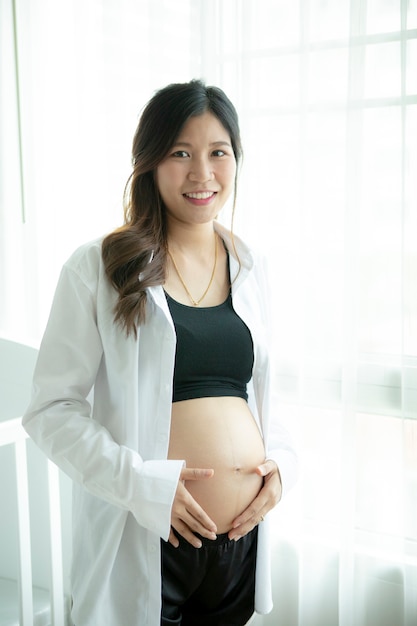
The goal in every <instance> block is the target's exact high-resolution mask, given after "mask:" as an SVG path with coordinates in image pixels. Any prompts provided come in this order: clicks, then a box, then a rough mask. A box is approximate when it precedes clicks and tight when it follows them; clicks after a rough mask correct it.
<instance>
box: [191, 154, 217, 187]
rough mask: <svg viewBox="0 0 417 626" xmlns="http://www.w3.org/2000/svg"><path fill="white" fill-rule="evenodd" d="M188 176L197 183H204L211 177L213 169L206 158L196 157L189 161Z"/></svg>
mask: <svg viewBox="0 0 417 626" xmlns="http://www.w3.org/2000/svg"><path fill="white" fill-rule="evenodd" d="M188 177H189V179H190V180H191V181H194V182H197V183H206V182H208V181H210V180H212V179H213V171H212V168H211V165H210V162H209V161H208V160H207V159H198V160H197V159H196V160H194V161H193V162H192V163H191V167H190V171H189V174H188Z"/></svg>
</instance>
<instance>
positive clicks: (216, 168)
mask: <svg viewBox="0 0 417 626" xmlns="http://www.w3.org/2000/svg"><path fill="white" fill-rule="evenodd" d="M235 176H236V160H235V156H234V153H233V148H232V143H231V140H230V136H229V134H228V132H227V131H226V129H225V128H224V127H223V125H222V124H221V123H220V121H219V120H218V119H217V117H215V116H214V115H213V114H212V113H204V114H202V115H198V116H196V117H191V118H190V119H189V120H188V122H187V123H186V124H185V126H184V128H183V129H182V131H181V133H180V134H179V136H178V138H177V140H176V142H175V145H173V146H172V148H171V150H170V151H169V154H168V156H167V157H166V158H165V159H164V160H163V161H162V163H160V165H159V166H158V167H157V169H156V182H157V185H158V189H159V192H160V194H161V197H162V200H163V201H164V204H165V207H166V211H167V219H168V222H169V220H176V221H179V222H183V223H187V224H204V223H207V222H209V221H211V220H213V219H214V218H215V217H216V215H217V214H218V213H219V212H220V210H221V209H222V207H223V205H224V203H225V202H226V200H227V199H228V197H229V196H230V194H231V193H232V191H233V188H234V180H235Z"/></svg>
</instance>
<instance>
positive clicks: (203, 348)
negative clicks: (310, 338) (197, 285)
mask: <svg viewBox="0 0 417 626" xmlns="http://www.w3.org/2000/svg"><path fill="white" fill-rule="evenodd" d="M166 298H167V302H168V306H169V310H170V312H171V315H172V319H173V321H174V325H175V330H176V334H177V349H176V355H175V368H174V391H173V402H178V401H179V400H189V399H191V398H204V397H210V396H238V397H240V398H244V399H245V400H247V399H248V394H247V391H246V385H247V383H248V382H249V380H250V379H251V376H252V368H253V343H252V337H251V334H250V331H249V329H248V327H247V326H246V324H245V323H244V322H243V321H242V320H241V318H240V317H239V316H238V315H237V313H236V312H235V310H234V309H233V305H232V296H231V294H230V295H229V297H228V298H227V300H226V301H225V302H223V304H219V305H218V306H212V307H193V306H186V305H185V304H181V303H179V302H177V301H176V300H173V298H171V296H169V294H166Z"/></svg>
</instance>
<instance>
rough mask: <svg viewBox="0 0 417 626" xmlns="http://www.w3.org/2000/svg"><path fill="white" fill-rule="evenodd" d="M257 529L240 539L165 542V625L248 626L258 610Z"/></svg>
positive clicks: (163, 563) (222, 537) (162, 542)
mask: <svg viewBox="0 0 417 626" xmlns="http://www.w3.org/2000/svg"><path fill="white" fill-rule="evenodd" d="M257 536H258V527H257V526H256V527H255V528H254V529H253V530H252V532H250V533H249V534H248V535H246V536H245V537H242V539H239V541H237V542H235V541H230V539H228V537H227V534H224V535H218V537H217V539H216V540H215V541H211V540H210V539H204V538H203V537H200V539H201V541H202V543H203V546H202V547H201V548H194V547H193V546H192V545H191V544H189V543H188V542H187V541H186V540H185V539H183V538H182V537H180V536H178V539H179V542H180V545H179V547H178V548H174V547H173V546H172V545H171V544H170V543H166V542H165V541H161V552H162V615H161V626H169V625H173V624H175V625H177V626H179V625H181V626H244V624H246V622H247V621H248V620H249V619H250V617H251V616H252V614H253V612H254V595H255V567H256V546H257Z"/></svg>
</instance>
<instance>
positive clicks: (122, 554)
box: [23, 223, 297, 626]
mask: <svg viewBox="0 0 417 626" xmlns="http://www.w3.org/2000/svg"><path fill="white" fill-rule="evenodd" d="M215 227H216V230H217V231H218V232H219V234H220V235H221V237H222V238H223V240H224V242H225V245H226V246H227V248H228V250H229V255H230V272H231V277H232V280H233V278H234V277H235V276H237V278H236V280H235V281H234V282H233V284H232V297H233V306H234V308H235V310H236V312H237V314H238V315H239V316H240V317H241V318H242V319H243V320H244V322H245V323H246V324H247V326H248V327H249V329H250V331H251V333H252V339H253V344H254V367H253V377H252V380H251V382H250V383H249V386H248V393H249V400H248V403H249V406H250V408H251V410H252V411H253V414H254V416H255V419H256V420H257V423H258V426H259V428H260V431H261V433H262V436H263V439H264V443H265V449H266V457H267V458H271V459H274V460H275V461H276V463H277V465H278V468H279V471H280V474H281V480H282V485H283V493H284V494H285V492H286V491H288V489H290V488H291V486H292V485H293V484H294V482H295V481H296V475H297V458H296V454H295V452H294V450H293V447H292V444H291V440H290V437H289V435H288V433H287V432H286V431H285V430H284V429H283V428H282V427H281V426H280V425H279V423H278V422H277V420H276V416H275V415H272V414H271V415H270V410H269V383H270V370H269V355H268V339H269V333H268V327H269V320H268V313H267V311H268V309H267V305H266V298H267V292H268V285H267V282H266V275H265V271H264V268H263V265H262V264H260V263H258V261H256V262H255V260H254V257H253V255H252V253H251V252H250V251H249V249H248V248H247V246H246V245H245V244H244V243H243V242H242V241H241V240H240V239H238V238H237V237H236V236H235V237H234V240H235V246H236V249H237V251H238V256H239V258H240V261H241V264H242V267H241V270H240V271H238V267H239V266H238V262H237V259H236V257H235V254H234V249H233V244H232V241H231V237H230V233H229V231H227V230H226V229H225V228H224V227H222V226H221V225H220V224H218V223H216V224H215ZM101 243H102V241H101V240H99V241H95V242H92V243H89V244H86V245H84V246H82V247H81V248H79V249H78V250H77V251H76V252H75V253H74V254H73V255H72V256H71V258H70V259H69V260H68V261H67V263H66V264H65V265H64V267H63V269H62V272H61V276H60V279H59V282H58V286H57V289H56V293H55V297H54V301H53V305H52V308H51V313H50V318H49V321H48V324H47V327H46V330H45V334H44V337H43V340H42V343H41V346H40V350H39V357H38V362H37V365H36V368H35V373H34V381H33V395H32V400H31V403H30V405H29V407H28V409H27V412H26V414H25V415H24V417H23V425H24V427H25V429H26V430H27V432H28V433H29V435H30V436H31V437H32V438H33V439H34V440H35V442H36V443H37V444H38V445H39V447H40V448H41V449H42V450H43V451H44V452H45V453H46V454H47V456H48V457H49V458H50V459H52V460H53V461H54V462H55V463H56V464H57V465H58V466H59V467H60V468H61V469H62V470H63V471H64V472H66V473H67V474H68V475H69V476H70V477H71V478H72V479H73V481H74V492H73V494H74V495H73V563H72V570H73V575H72V579H73V587H72V593H73V602H74V604H73V620H74V623H75V624H76V626H98V625H100V626H121V625H123V626H159V624H160V611H161V569H160V538H161V537H162V538H163V539H164V540H167V539H168V536H169V531H170V520H171V505H172V502H173V498H174V495H175V491H176V487H177V483H178V479H179V475H180V472H181V469H182V467H183V464H184V462H183V461H182V460H167V453H168V444H169V431H170V419H171V407H172V384H173V371H174V359H175V345H176V336H175V329H174V325H173V322H172V318H171V315H170V312H169V309H168V306H167V302H166V298H165V295H164V292H163V288H162V287H161V286H158V287H152V288H150V289H149V290H148V303H147V317H146V323H144V324H143V325H142V326H141V327H140V328H139V329H138V336H137V338H135V337H134V336H133V335H132V336H130V337H127V336H126V334H125V331H124V330H123V329H122V328H121V327H120V326H118V325H117V324H115V322H114V307H115V304H116V302H117V296H118V294H117V292H116V291H115V289H114V288H113V287H112V286H111V285H110V283H109V281H108V279H107V277H106V276H105V272H104V267H103V262H102V258H101ZM271 608H272V597H271V574H270V550H269V541H268V518H266V520H265V522H264V523H263V524H260V526H259V534H258V554H257V567H256V593H255V609H256V611H257V612H259V613H267V612H269V611H270V610H271Z"/></svg>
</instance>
